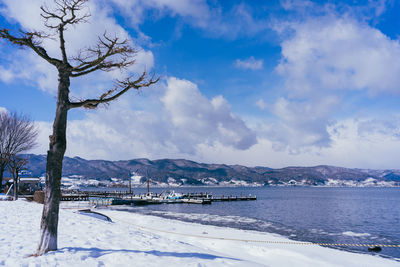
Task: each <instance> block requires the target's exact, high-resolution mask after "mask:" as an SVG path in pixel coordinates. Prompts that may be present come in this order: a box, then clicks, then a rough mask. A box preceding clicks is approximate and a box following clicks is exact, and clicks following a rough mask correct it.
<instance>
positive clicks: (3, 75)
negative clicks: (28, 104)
mask: <svg viewBox="0 0 400 267" xmlns="http://www.w3.org/2000/svg"><path fill="white" fill-rule="evenodd" d="M13 79H14V73H13V72H12V71H10V70H9V69H6V68H4V67H2V66H0V80H1V81H2V82H5V83H9V82H10V81H12V80H13Z"/></svg>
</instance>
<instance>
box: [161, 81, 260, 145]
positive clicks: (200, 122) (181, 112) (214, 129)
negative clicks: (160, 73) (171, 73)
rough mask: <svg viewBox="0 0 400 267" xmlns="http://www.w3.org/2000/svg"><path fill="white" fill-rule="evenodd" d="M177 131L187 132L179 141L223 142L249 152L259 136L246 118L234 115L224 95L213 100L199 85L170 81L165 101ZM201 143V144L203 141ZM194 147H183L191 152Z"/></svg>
mask: <svg viewBox="0 0 400 267" xmlns="http://www.w3.org/2000/svg"><path fill="white" fill-rule="evenodd" d="M162 101H163V103H164V105H165V108H166V110H167V111H168V113H169V114H170V118H171V121H172V123H173V125H174V126H175V127H176V129H175V131H176V132H179V133H183V135H182V136H181V135H180V136H179V139H177V140H176V142H188V143H193V142H194V143H204V142H205V143H207V144H210V145H212V144H213V143H214V142H216V141H217V142H220V143H222V144H223V145H227V146H233V147H235V148H237V149H247V148H249V147H250V146H252V145H253V144H255V142H256V138H255V134H254V133H253V132H252V131H251V130H250V129H248V128H247V126H246V124H245V123H244V121H243V120H242V119H240V118H239V117H237V116H236V115H234V114H233V113H232V111H231V108H230V105H229V104H228V102H227V101H226V100H225V98H223V97H222V96H217V97H214V98H213V99H212V100H211V101H209V100H208V99H207V98H206V97H204V96H203V95H201V93H200V91H199V90H198V88H197V86H196V85H195V84H193V83H191V82H189V81H186V80H179V79H176V78H170V79H168V87H167V92H166V94H165V96H164V97H163V99H162ZM199 140H201V142H199ZM189 148H190V146H186V145H184V146H182V149H189Z"/></svg>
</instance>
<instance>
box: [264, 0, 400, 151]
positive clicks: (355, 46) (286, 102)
mask: <svg viewBox="0 0 400 267" xmlns="http://www.w3.org/2000/svg"><path fill="white" fill-rule="evenodd" d="M293 3H296V1H295V2H293V1H289V4H293ZM276 30H277V32H278V33H279V34H280V35H281V37H282V43H281V47H282V49H281V53H282V58H281V61H280V63H279V65H278V66H277V67H276V70H277V72H278V74H279V75H280V76H281V77H282V80H283V81H284V90H282V91H283V94H284V95H286V96H285V97H281V98H279V99H278V100H277V101H276V103H275V104H274V105H272V106H269V107H268V109H269V111H270V112H272V113H273V114H275V115H276V116H277V119H278V122H274V123H273V124H272V126H271V124H266V125H265V126H264V130H265V133H266V135H265V136H268V138H270V140H271V141H272V142H273V145H274V147H275V148H276V149H288V151H291V152H292V153H302V152H303V151H305V150H312V149H315V148H316V147H317V148H318V147H329V146H331V145H332V142H333V137H332V135H331V134H330V133H329V128H330V127H332V125H333V124H334V119H333V117H334V116H333V113H334V112H335V111H337V110H338V109H340V107H341V105H342V104H343V103H345V101H346V96H347V94H349V93H351V92H352V91H358V92H365V93H367V94H368V95H369V96H370V97H373V96H376V95H378V94H399V93H400V75H399V73H400V42H399V41H398V40H393V39H390V38H389V37H387V36H385V35H384V34H383V33H382V32H380V31H379V30H377V29H375V28H372V27H370V26H368V25H367V24H364V23H360V22H358V21H356V20H354V19H352V18H350V17H349V16H343V17H338V16H336V15H332V14H328V15H325V16H322V17H321V16H318V17H311V18H307V19H306V20H304V21H302V22H298V23H293V22H290V23H286V22H285V23H282V24H281V25H277V27H276ZM350 115H353V114H350Z"/></svg>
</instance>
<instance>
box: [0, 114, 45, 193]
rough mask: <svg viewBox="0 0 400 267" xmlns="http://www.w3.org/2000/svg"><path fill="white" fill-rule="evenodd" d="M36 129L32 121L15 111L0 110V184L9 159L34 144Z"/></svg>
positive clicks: (32, 146)
mask: <svg viewBox="0 0 400 267" xmlns="http://www.w3.org/2000/svg"><path fill="white" fill-rule="evenodd" d="M37 135H38V131H37V129H36V127H35V125H34V123H33V121H32V120H31V119H30V118H28V117H27V116H25V115H22V114H18V113H16V112H10V113H8V112H0V185H1V184H2V180H3V173H4V170H5V168H6V167H7V165H8V163H9V161H10V160H11V159H12V158H15V155H17V154H20V153H23V152H26V151H29V150H30V149H32V148H34V147H35V146H36V138H37Z"/></svg>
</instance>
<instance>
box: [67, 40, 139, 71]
mask: <svg viewBox="0 0 400 267" xmlns="http://www.w3.org/2000/svg"><path fill="white" fill-rule="evenodd" d="M136 53H137V51H136V50H135V49H133V48H132V47H131V46H130V45H129V44H128V40H123V41H119V38H117V37H114V38H110V37H108V36H107V34H106V33H104V34H103V37H99V40H98V42H97V45H96V46H94V47H89V48H87V49H86V50H85V51H84V52H82V51H80V52H79V54H78V55H77V56H76V57H74V58H72V59H73V60H74V61H76V62H78V65H77V66H75V67H73V68H72V69H71V71H72V74H71V77H78V76H82V75H85V74H88V73H91V72H93V71H96V70H103V71H111V70H113V69H122V68H126V67H128V66H130V65H132V64H134V63H135V60H133V59H131V58H132V56H134V55H135V54H136ZM113 56H119V57H118V58H116V59H112V57H113Z"/></svg>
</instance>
